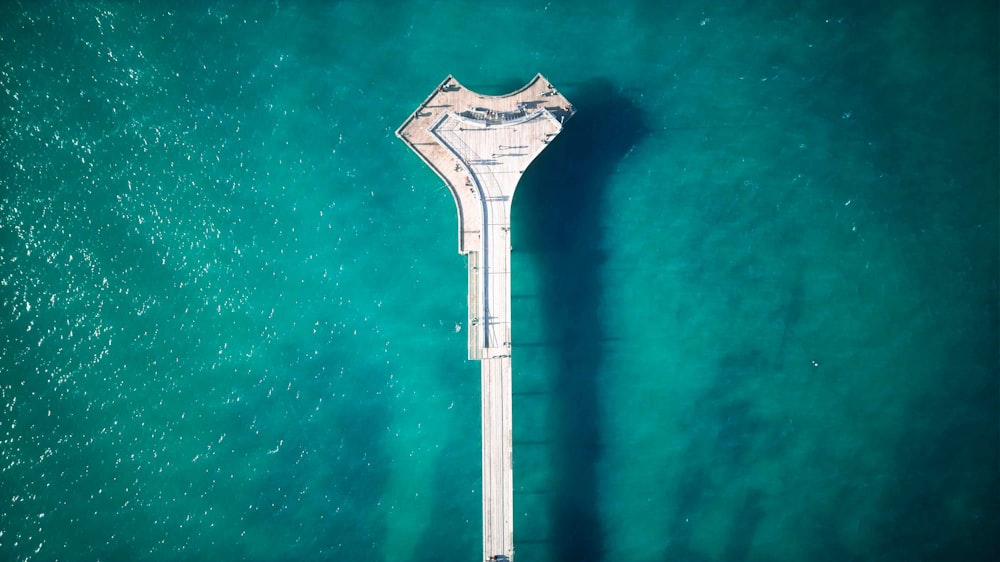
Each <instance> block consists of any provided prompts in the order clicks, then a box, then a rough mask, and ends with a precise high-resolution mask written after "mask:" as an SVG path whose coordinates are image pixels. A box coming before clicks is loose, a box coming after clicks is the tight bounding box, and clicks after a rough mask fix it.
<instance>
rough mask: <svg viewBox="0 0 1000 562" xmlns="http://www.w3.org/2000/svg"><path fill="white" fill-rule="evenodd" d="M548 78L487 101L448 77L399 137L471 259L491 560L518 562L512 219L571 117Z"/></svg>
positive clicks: (472, 339) (472, 340)
mask: <svg viewBox="0 0 1000 562" xmlns="http://www.w3.org/2000/svg"><path fill="white" fill-rule="evenodd" d="M573 112H574V109H573V106H572V105H570V103H569V102H568V101H567V100H566V98H565V97H563V96H562V94H560V93H559V92H558V91H556V90H555V88H553V87H552V85H551V84H549V83H548V81H547V80H545V78H544V77H543V76H542V75H541V74H538V75H536V76H535V77H534V78H533V79H532V80H531V81H530V82H528V84H527V85H525V86H524V87H523V88H521V89H520V90H517V91H515V92H511V93H509V94H506V95H503V96H484V95H481V94H477V93H475V92H472V91H470V90H468V89H466V88H464V87H463V86H462V85H461V84H459V83H458V82H457V81H456V80H455V79H454V78H453V77H451V76H448V77H447V78H446V79H445V80H444V82H442V83H441V85H439V86H438V87H437V89H435V90H434V92H433V93H431V95H430V96H428V97H427V99H426V100H424V102H423V103H422V104H421V105H420V106H419V107H418V108H417V109H416V111H414V112H413V114H411V115H410V117H409V118H408V119H407V120H406V121H405V122H404V123H403V125H402V126H400V128H399V129H398V130H397V131H396V135H397V136H398V137H399V138H400V139H402V140H403V141H404V142H405V143H406V144H407V145H408V146H409V147H410V148H411V149H413V151H414V152H416V153H417V155H418V156H420V158H421V159H423V161H424V162H425V163H426V164H427V165H428V166H430V167H431V169H433V170H434V171H435V172H436V173H437V174H438V176H440V177H441V179H442V180H444V182H445V184H446V185H447V186H448V188H449V189H450V190H451V193H452V195H453V196H454V198H455V206H456V209H457V212H458V251H459V252H460V253H462V254H466V255H468V260H469V263H468V275H469V322H468V325H467V327H468V330H469V350H468V352H469V359H477V360H479V361H481V375H482V381H481V383H482V444H483V559H484V560H508V561H509V560H512V559H513V556H514V529H513V494H514V484H513V466H512V455H513V444H512V443H513V441H512V427H513V425H512V418H511V401H512V395H511V318H510V210H511V202H512V200H513V197H514V190H515V189H516V188H517V183H518V181H519V180H520V179H521V176H522V174H524V171H525V169H526V168H527V167H528V165H529V164H530V163H531V161H532V160H533V159H534V158H535V157H536V156H538V154H539V153H540V152H541V151H542V150H543V149H544V148H545V147H546V145H547V144H548V143H549V141H551V140H552V139H553V138H554V137H555V136H556V135H557V134H559V132H560V131H561V130H562V124H563V122H565V120H566V119H568V118H570V117H571V116H572V115H573Z"/></svg>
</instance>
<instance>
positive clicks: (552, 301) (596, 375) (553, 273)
mask: <svg viewBox="0 0 1000 562" xmlns="http://www.w3.org/2000/svg"><path fill="white" fill-rule="evenodd" d="M564 93H565V94H566V95H567V97H568V98H569V99H570V101H571V102H572V103H573V104H574V105H575V107H576V109H577V113H576V115H575V116H574V117H573V118H572V119H571V120H570V121H568V122H567V124H566V128H565V130H564V131H563V132H562V133H561V134H560V135H559V136H558V137H556V139H555V140H554V141H553V142H552V144H551V146H549V147H548V148H547V149H546V150H545V151H544V152H542V154H541V155H540V156H539V157H538V159H537V160H536V161H535V162H534V163H533V164H532V165H531V167H530V168H529V169H528V171H527V172H526V173H525V175H524V178H523V179H522V181H521V185H520V186H519V187H518V190H517V197H516V199H515V204H516V209H514V211H513V213H512V216H513V220H514V221H515V223H516V225H517V229H518V231H521V230H523V235H522V236H520V238H521V240H520V241H519V242H517V243H516V246H517V247H518V248H523V249H524V250H525V251H526V252H530V253H531V254H532V255H533V257H534V259H535V261H536V263H537V267H538V269H539V272H540V281H539V300H538V304H537V306H538V307H539V308H540V318H541V322H542V324H543V330H544V332H545V339H546V343H548V346H547V347H546V348H543V349H542V350H541V352H542V353H543V354H546V355H548V359H549V360H550V361H548V362H546V363H547V364H548V365H551V366H552V367H551V369H552V370H551V372H550V373H547V375H548V378H549V381H548V382H549V383H550V388H551V389H552V395H551V398H550V400H549V409H550V411H549V414H548V415H547V419H548V424H547V430H548V432H549V435H548V440H549V442H550V443H549V447H548V449H549V453H548V464H549V466H550V467H551V474H552V477H551V478H550V483H549V485H550V487H551V489H550V491H551V494H550V495H549V496H548V497H547V498H546V499H547V501H548V505H547V506H546V508H547V518H548V522H547V523H548V525H547V527H548V529H549V531H550V532H549V533H548V535H547V536H548V537H549V541H548V544H547V547H548V549H549V556H550V557H551V559H553V560H575V561H578V562H579V561H597V560H601V559H602V557H603V551H604V541H603V531H604V529H603V525H602V521H601V518H600V516H599V512H598V505H597V499H598V491H599V490H598V478H597V472H596V464H597V461H598V460H599V459H600V457H601V454H602V445H601V422H602V414H601V413H602V410H603V408H604V407H605V405H604V404H603V403H602V400H601V390H600V388H601V384H600V378H601V373H602V369H603V367H604V357H603V351H602V349H603V347H602V345H601V342H604V341H606V340H607V339H608V336H607V334H606V333H605V325H604V322H603V319H602V317H601V313H600V310H601V300H602V298H603V293H604V288H603V285H602V283H603V280H602V271H601V264H602V263H603V262H604V260H605V254H606V252H607V250H606V248H605V242H604V234H603V224H604V222H605V218H604V217H603V207H604V200H605V197H606V195H605V191H606V188H607V186H608V185H609V184H610V182H611V179H612V177H613V175H614V173H615V170H616V167H617V166H618V163H619V162H620V161H621V160H622V158H623V157H624V156H625V155H626V154H627V152H628V150H629V149H630V148H631V147H632V146H634V145H635V144H636V143H637V142H638V141H639V139H640V138H641V137H643V136H644V135H645V134H646V133H645V129H644V126H643V117H642V114H641V111H640V109H639V108H637V107H636V106H635V105H634V104H633V103H632V102H631V101H629V100H628V99H626V98H625V97H623V96H622V95H621V94H619V93H617V90H616V88H615V87H614V86H613V84H612V83H611V82H609V81H607V80H593V81H589V82H586V83H583V84H580V85H578V86H575V87H573V88H569V89H566V90H564ZM517 345H519V344H518V342H516V341H515V347H517ZM517 407H518V404H515V409H516V408H517ZM516 415H517V414H515V416H516ZM533 437H534V436H533ZM516 454H517V453H516V452H515V455H516ZM525 539H529V537H525ZM514 540H515V544H517V543H519V542H520V541H519V540H518V539H517V533H516V532H515V539H514Z"/></svg>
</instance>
